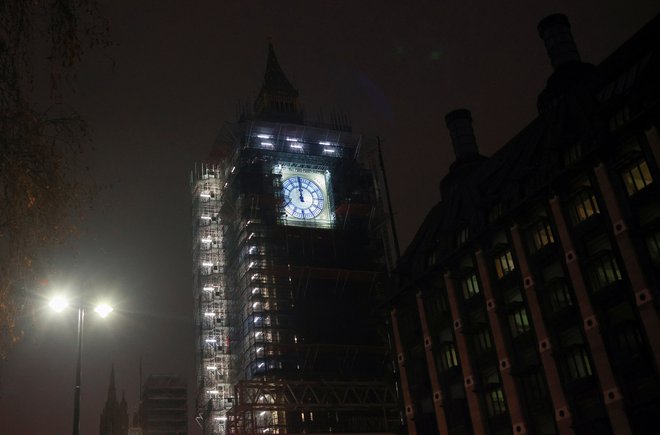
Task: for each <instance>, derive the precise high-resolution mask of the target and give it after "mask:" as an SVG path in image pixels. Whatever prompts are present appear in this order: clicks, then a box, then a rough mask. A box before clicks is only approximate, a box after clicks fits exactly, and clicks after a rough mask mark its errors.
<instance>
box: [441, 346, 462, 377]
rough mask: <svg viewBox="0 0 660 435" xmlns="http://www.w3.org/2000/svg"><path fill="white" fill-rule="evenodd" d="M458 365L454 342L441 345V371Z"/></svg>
mask: <svg viewBox="0 0 660 435" xmlns="http://www.w3.org/2000/svg"><path fill="white" fill-rule="evenodd" d="M457 365H458V357H457V356H456V346H455V345H454V342H452V341H449V342H445V343H442V344H441V347H440V366H441V367H442V371H446V370H449V369H450V368H452V367H456V366H457Z"/></svg>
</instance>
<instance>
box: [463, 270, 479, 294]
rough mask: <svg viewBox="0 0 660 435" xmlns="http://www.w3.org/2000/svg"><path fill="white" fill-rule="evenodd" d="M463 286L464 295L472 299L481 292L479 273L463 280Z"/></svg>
mask: <svg viewBox="0 0 660 435" xmlns="http://www.w3.org/2000/svg"><path fill="white" fill-rule="evenodd" d="M461 288H462V289H463V297H464V298H465V299H470V298H471V297H472V296H474V295H477V294H479V281H477V275H476V274H474V273H473V274H472V275H470V276H468V277H467V278H464V279H462V280H461Z"/></svg>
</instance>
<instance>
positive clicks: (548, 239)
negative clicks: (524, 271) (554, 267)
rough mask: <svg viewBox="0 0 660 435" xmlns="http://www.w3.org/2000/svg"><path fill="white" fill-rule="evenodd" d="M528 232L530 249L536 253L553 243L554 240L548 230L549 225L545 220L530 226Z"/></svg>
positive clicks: (550, 231)
mask: <svg viewBox="0 0 660 435" xmlns="http://www.w3.org/2000/svg"><path fill="white" fill-rule="evenodd" d="M529 231H530V239H531V242H532V248H533V250H534V251H538V250H539V249H541V248H543V247H544V246H547V245H549V244H551V243H554V242H555V239H554V237H553V235H552V229H551V228H550V223H549V222H547V221H545V220H541V221H538V222H536V223H534V224H532V226H531V227H530V229H529Z"/></svg>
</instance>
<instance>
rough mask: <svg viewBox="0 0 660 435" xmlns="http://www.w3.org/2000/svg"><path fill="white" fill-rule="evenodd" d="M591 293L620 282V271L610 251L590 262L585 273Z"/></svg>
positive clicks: (602, 253)
mask: <svg viewBox="0 0 660 435" xmlns="http://www.w3.org/2000/svg"><path fill="white" fill-rule="evenodd" d="M587 276H588V278H587V279H588V281H589V286H590V287H591V291H592V292H597V291H598V290H600V289H602V288H604V287H606V286H608V285H610V284H613V283H615V282H618V281H621V271H620V270H619V265H618V264H617V261H616V259H615V258H614V256H613V255H612V253H611V252H610V251H602V252H601V253H599V254H598V255H597V256H596V257H595V258H594V259H593V260H592V261H591V264H590V266H589V268H588V271H587Z"/></svg>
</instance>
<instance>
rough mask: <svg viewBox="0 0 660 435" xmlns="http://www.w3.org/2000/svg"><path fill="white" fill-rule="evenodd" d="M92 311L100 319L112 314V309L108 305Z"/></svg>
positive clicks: (102, 305)
mask: <svg viewBox="0 0 660 435" xmlns="http://www.w3.org/2000/svg"><path fill="white" fill-rule="evenodd" d="M94 311H95V312H96V313H98V315H99V316H101V317H107V316H108V314H110V313H111V312H112V307H111V306H110V305H108V304H101V305H99V306H97V307H96V308H94Z"/></svg>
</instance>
